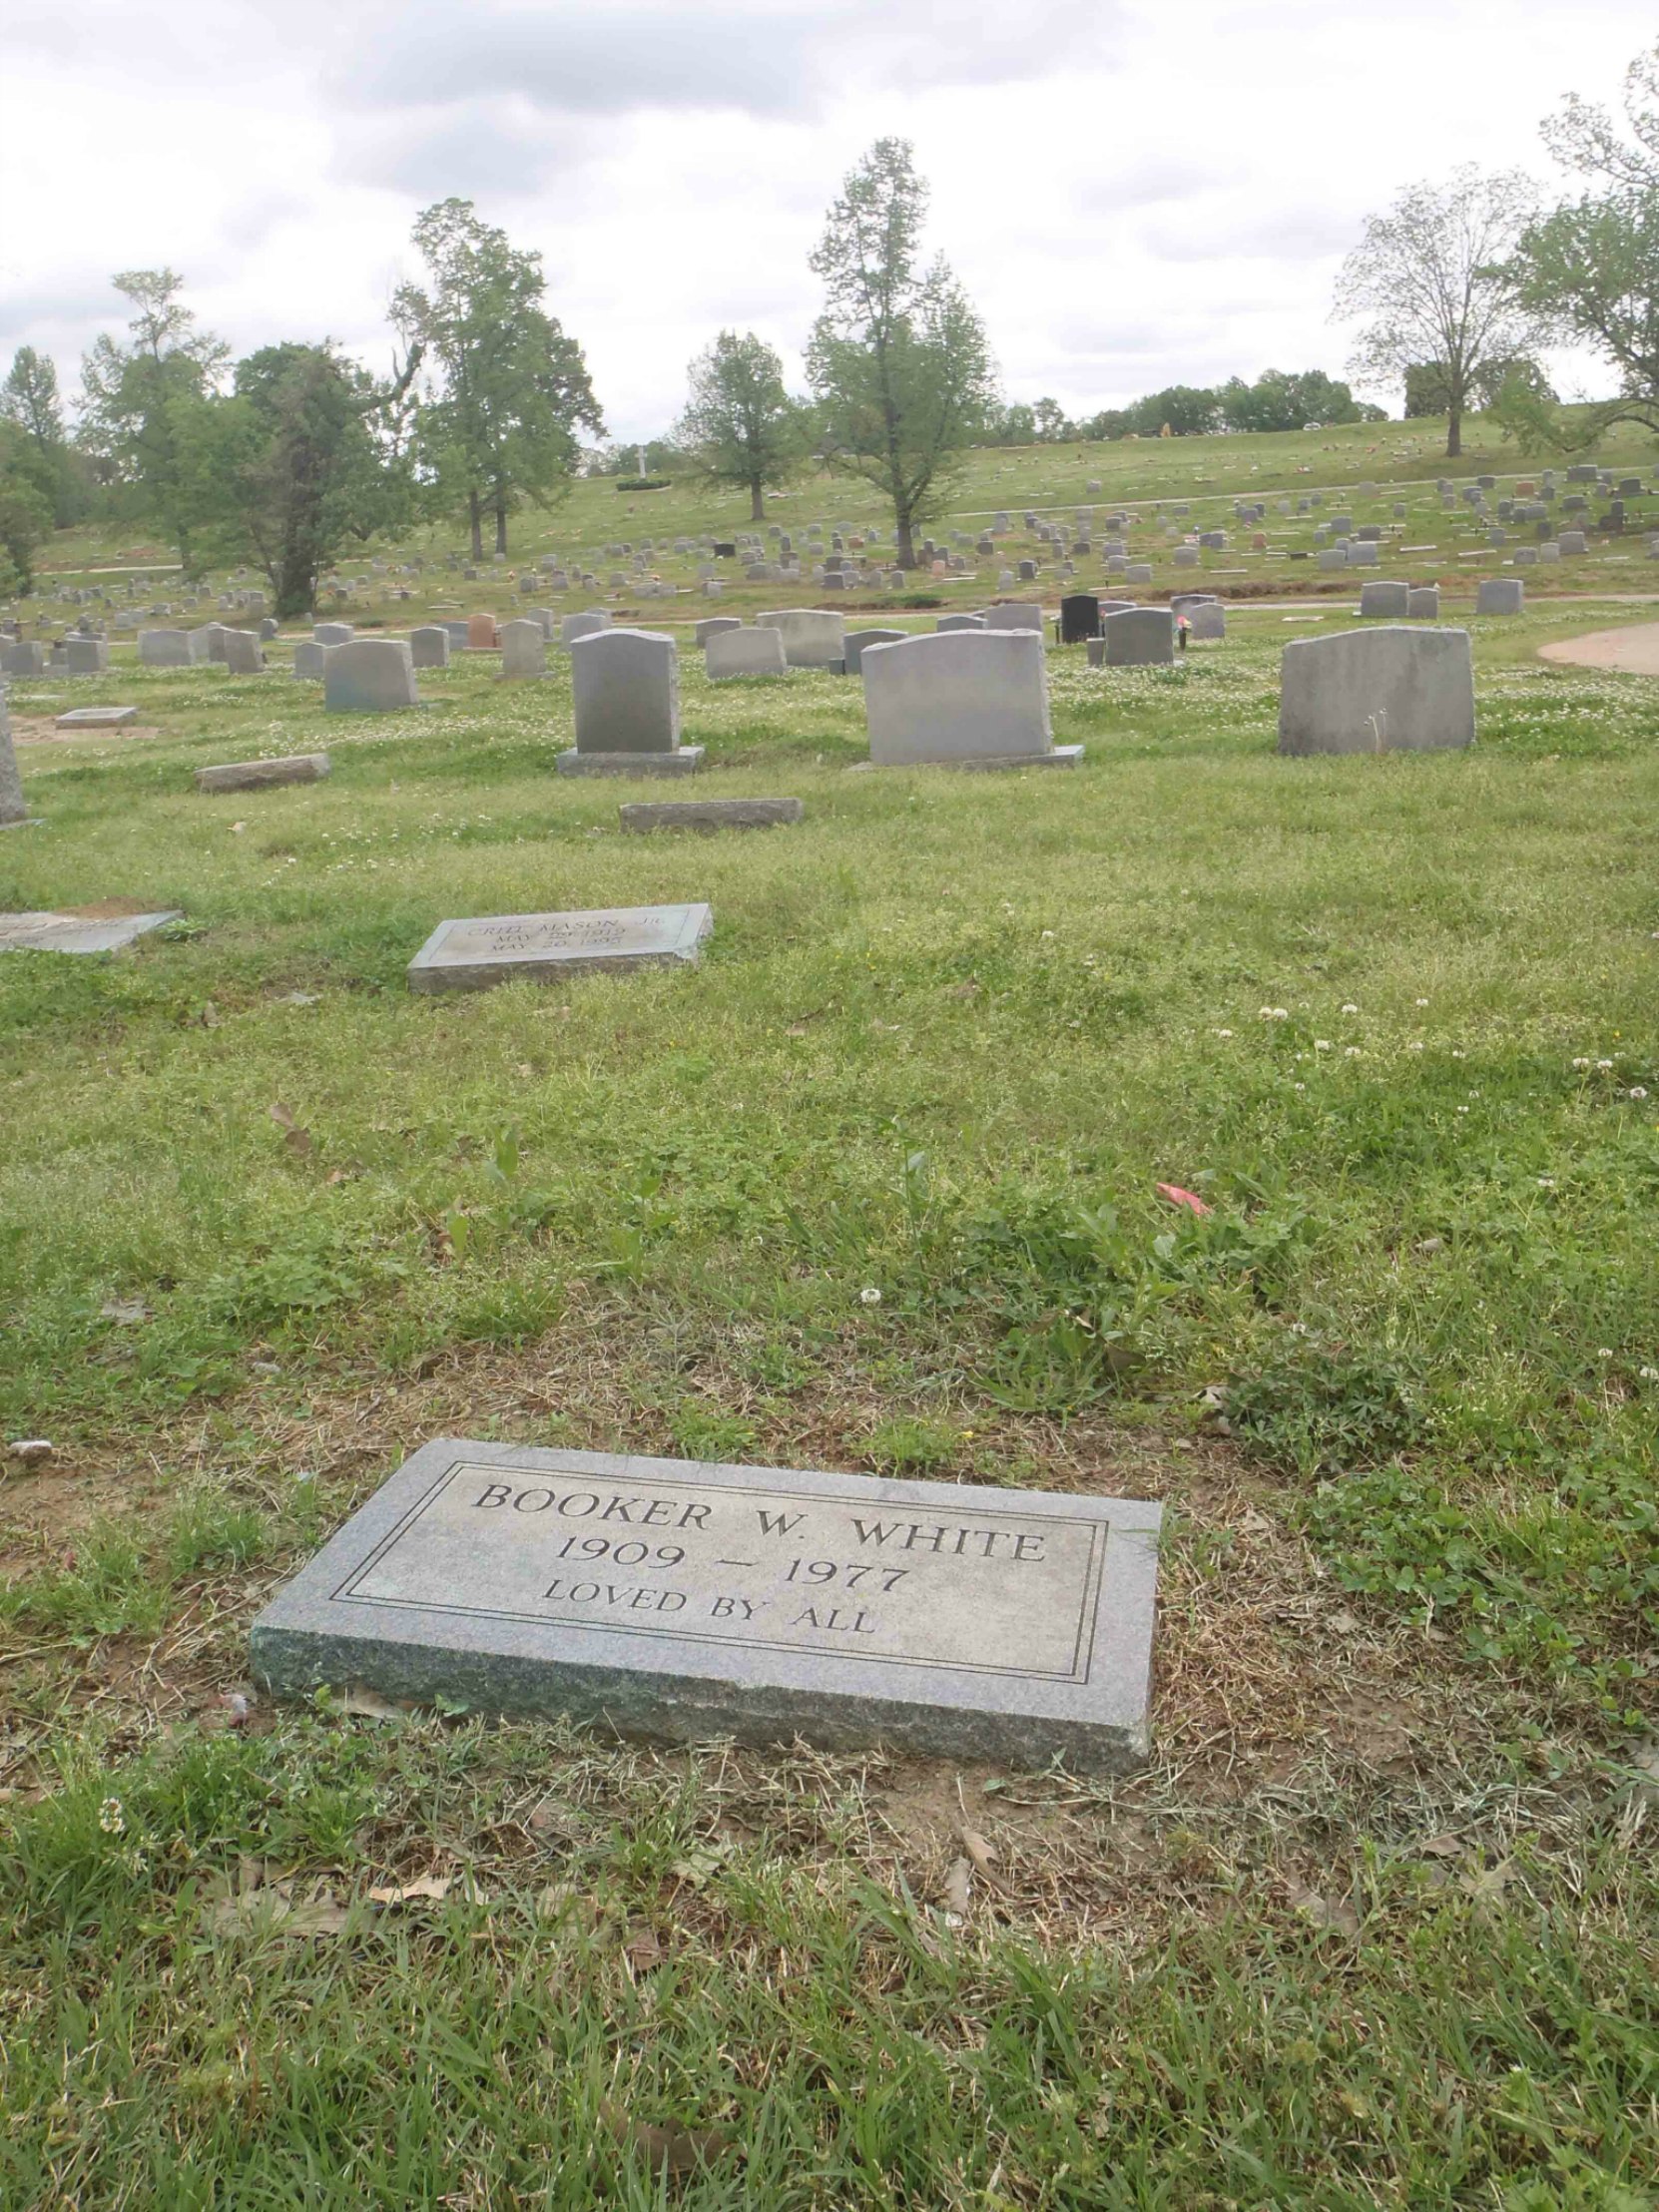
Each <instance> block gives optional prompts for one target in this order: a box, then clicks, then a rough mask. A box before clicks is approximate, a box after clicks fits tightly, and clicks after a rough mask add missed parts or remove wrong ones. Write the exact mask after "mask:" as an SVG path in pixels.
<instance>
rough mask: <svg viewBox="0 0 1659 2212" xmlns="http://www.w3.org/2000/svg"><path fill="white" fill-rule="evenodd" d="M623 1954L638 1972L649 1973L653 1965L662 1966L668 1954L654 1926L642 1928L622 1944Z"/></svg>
mask: <svg viewBox="0 0 1659 2212" xmlns="http://www.w3.org/2000/svg"><path fill="white" fill-rule="evenodd" d="M622 1955H623V1956H624V1957H625V1958H626V1959H627V1961H628V1963H629V1965H630V1966H632V1967H633V1969H634V1971H635V1972H636V1973H649V1972H650V1971H651V1969H652V1967H653V1966H660V1965H661V1964H662V1962H663V1960H664V1959H665V1958H666V1957H667V1956H668V1953H667V1952H666V1951H665V1950H664V1948H663V1946H662V1944H661V1943H660V1942H659V1941H658V1939H657V1932H656V1930H655V1929H652V1928H642V1929H640V1930H639V1931H638V1932H637V1933H636V1934H634V1935H633V1936H629V1938H628V1940H627V1942H625V1943H624V1944H623V1946H622Z"/></svg>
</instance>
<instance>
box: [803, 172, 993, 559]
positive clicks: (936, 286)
mask: <svg viewBox="0 0 1659 2212" xmlns="http://www.w3.org/2000/svg"><path fill="white" fill-rule="evenodd" d="M926 207H927V188H926V186H925V185H924V184H923V183H922V181H921V179H920V178H919V177H918V176H917V175H916V173H915V168H914V162H913V154H912V149H911V147H910V145H909V144H908V142H907V141H906V140H904V139H895V138H885V139H878V140H877V141H876V143H875V145H874V146H872V147H871V148H870V150H869V152H868V153H867V154H866V155H865V156H864V158H863V160H862V161H860V162H859V163H858V164H857V166H856V167H855V168H854V169H852V170H851V171H850V172H849V173H848V175H847V178H846V181H845V183H844V185H843V186H842V188H841V193H840V197H839V198H838V199H837V200H836V201H835V202H834V203H833V204H832V205H831V207H830V215H829V221H828V223H827V225H826V227H825V232H824V238H823V241H822V243H821V244H820V245H819V247H818V249H817V251H816V252H815V253H814V254H813V256H812V257H811V264H810V266H811V268H812V270H813V272H814V274H815V275H816V276H818V277H823V279H824V284H825V306H824V312H823V313H822V314H821V315H820V316H819V319H818V321H817V322H816V324H815V325H814V327H813V334H812V339H811V342H810V344H809V346H808V351H807V375H808V380H809V382H810V383H811V385H812V387H813V391H814V393H815V394H816V396H817V398H818V402H819V413H820V422H821V426H822V430H823V434H824V448H823V450H824V455H825V458H826V460H827V461H828V462H829V463H830V466H831V467H833V468H836V469H839V470H841V471H842V472H843V473H845V474H847V475H852V476H857V477H860V478H862V480H863V481H864V482H865V483H868V484H872V485H874V486H875V487H876V489H877V490H879V491H880V492H881V493H882V494H883V496H884V497H885V498H887V499H888V500H890V501H891V503H892V510H893V520H894V523H895V525H896V536H897V553H898V564H899V566H900V567H901V568H913V567H914V566H915V530H916V527H917V525H918V524H919V523H922V522H925V521H928V520H929V519H930V518H931V517H932V516H934V515H935V514H937V513H939V512H940V510H941V508H942V507H943V506H944V504H945V502H946V500H947V498H948V495H949V492H950V489H951V487H952V486H953V484H954V482H955V481H956V477H957V474H958V470H959V465H960V460H961V455H962V452H963V450H964V449H965V448H966V447H967V446H968V445H969V444H971V443H972V442H973V440H974V439H975V438H976V437H977V436H979V435H980V433H981V432H982V430H983V429H984V426H985V420H986V415H987V412H988V410H989V408H990V405H991V402H992V400H993V398H994V396H995V391H994V382H995V380H994V375H993V371H992V365H991V357H990V348H989V345H988V343H987V341H986V337H985V328H984V324H983V323H982V322H981V321H980V319H979V317H978V315H977V314H976V313H975V312H974V310H973V307H972V306H971V304H970V303H969V301H968V298H967V295H966V293H965V292H964V291H963V290H962V288H961V286H960V284H958V283H957V281H956V279H955V277H952V275H951V274H950V271H949V270H948V268H947V267H946V266H945V264H944V263H943V262H942V261H938V260H935V261H933V262H932V263H931V264H929V265H928V267H927V268H925V269H923V268H921V267H920V266H919V261H918V256H919V252H920V242H921V226H922V219H923V216H924V215H925V213H926Z"/></svg>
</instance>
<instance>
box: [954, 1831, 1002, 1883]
mask: <svg viewBox="0 0 1659 2212" xmlns="http://www.w3.org/2000/svg"><path fill="white" fill-rule="evenodd" d="M956 1839H957V1841H958V1843H960V1845H961V1847H962V1849H963V1850H964V1851H965V1852H966V1853H967V1855H968V1857H969V1859H971V1860H972V1862H973V1864H974V1866H975V1867H977V1868H978V1870H979V1872H980V1873H981V1874H989V1873H990V1871H991V1861H992V1860H993V1859H994V1858H995V1857H996V1853H995V1851H994V1850H993V1849H992V1847H991V1846H990V1845H989V1844H988V1843H986V1841H985V1839H984V1837H983V1836H981V1835H980V1833H979V1831H978V1829H976V1828H958V1829H957V1831H956Z"/></svg>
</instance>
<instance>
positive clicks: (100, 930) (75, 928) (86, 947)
mask: <svg viewBox="0 0 1659 2212" xmlns="http://www.w3.org/2000/svg"><path fill="white" fill-rule="evenodd" d="M178 919H179V909H178V907H177V906H173V907H170V908H169V909H168V911H167V912H166V913H162V914H118V915H116V916H115V917H114V918H113V919H110V920H104V919H94V918H91V917H89V916H88V915H85V914H0V952H119V951H120V950H121V948H122V946H123V945H128V944H131V943H132V941H133V939H134V938H135V937H142V936H144V935H145V934H146V933H147V931H149V930H151V929H159V928H160V927H161V925H162V923H163V922H164V921H177V920H178Z"/></svg>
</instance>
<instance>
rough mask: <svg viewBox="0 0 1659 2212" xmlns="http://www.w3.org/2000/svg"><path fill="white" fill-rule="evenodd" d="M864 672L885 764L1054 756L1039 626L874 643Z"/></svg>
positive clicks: (874, 736)
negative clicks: (896, 642)
mask: <svg viewBox="0 0 1659 2212" xmlns="http://www.w3.org/2000/svg"><path fill="white" fill-rule="evenodd" d="M862 674H863V680H864V712H865V717H866V719H867V721H868V724H869V757H870V761H871V763H872V764H873V765H874V766H876V767H878V768H902V767H906V766H909V765H911V764H913V763H917V762H946V763H963V762H966V763H970V764H971V763H974V762H988V761H997V762H1003V761H1014V760H1019V761H1026V762H1030V761H1042V760H1044V759H1045V758H1049V757H1052V755H1053V738H1052V734H1051V731H1050V727H1049V718H1048V681H1047V676H1046V673H1045V671H1044V667H1043V641H1042V637H1041V634H1040V633H1039V632H1037V631H1032V630H1014V631H1004V632H997V631H992V630H957V631H947V632H943V633H941V632H938V631H935V632H933V634H932V635H931V636H923V637H913V638H906V639H904V641H903V642H902V644H899V645H872V646H869V647H866V649H865V651H864V654H863V668H862ZM1076 751H1077V749H1075V748H1070V749H1068V757H1069V758H1075V757H1076Z"/></svg>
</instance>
